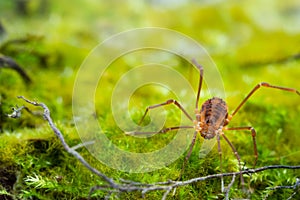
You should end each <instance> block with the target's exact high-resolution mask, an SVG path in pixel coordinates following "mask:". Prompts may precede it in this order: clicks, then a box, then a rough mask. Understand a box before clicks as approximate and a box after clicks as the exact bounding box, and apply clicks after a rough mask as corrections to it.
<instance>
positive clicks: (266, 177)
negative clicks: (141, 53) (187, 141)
mask: <svg viewBox="0 0 300 200" xmlns="http://www.w3.org/2000/svg"><path fill="white" fill-rule="evenodd" d="M143 27H162V28H168V29H172V30H175V31H179V32H180V33H182V34H185V35H186V36H189V37H191V38H193V39H194V40H195V41H197V42H198V43H200V44H201V45H203V47H204V48H205V49H206V50H207V51H208V53H209V55H210V56H211V57H212V59H213V61H214V62H215V63H216V64H217V67H218V69H219V71H220V73H221V75H222V78H223V82H224V87H225V91H226V99H225V100H226V102H227V103H228V107H229V110H233V109H234V108H235V106H236V105H237V104H238V103H239V102H240V101H241V100H242V99H243V98H244V97H245V95H246V94H247V93H248V92H249V91H250V90H251V89H252V88H253V87H254V86H255V85H256V84H257V83H259V82H262V81H264V82H269V83H272V84H274V85H279V86H286V87H291V88H295V89H297V90H298V91H299V90H300V81H299V77H300V68H299V58H300V2H299V1H297V0H287V1H279V0H275V1H273V0H262V1H250V0H246V1H234V0H232V1H222V0H212V1H208V0H199V1H196V0H189V1H188V0H176V1H171V0H149V1H133V0H128V1H114V0H113V1H101V0H100V1H96V0H74V1H58V0H51V1H50V0H14V1H13V0H11V1H8V0H4V1H1V2H0V58H3V57H5V56H8V57H10V58H12V59H13V60H14V61H15V62H16V63H18V64H19V65H20V67H22V69H23V70H24V71H25V72H26V73H27V74H28V76H29V77H30V78H31V81H32V82H31V83H29V84H27V83H26V82H24V80H23V79H22V77H21V76H20V75H19V74H18V73H17V72H16V71H14V70H12V69H9V68H2V67H1V62H0V120H1V121H0V131H1V133H0V198H2V199H87V197H88V193H89V189H90V188H91V187H92V186H94V185H97V184H98V185H99V184H102V180H99V179H98V178H97V177H95V175H92V174H90V173H89V171H87V170H86V169H84V168H83V167H82V166H81V165H80V164H79V163H78V162H77V161H76V160H75V159H74V158H72V157H70V156H69V155H68V154H67V153H66V152H64V150H63V149H62V147H61V146H60V143H59V141H58V140H57V139H56V138H55V136H54V134H53V133H52V132H51V130H50V129H49V128H48V126H47V124H46V123H45V122H44V121H43V119H42V118H39V117H36V116H32V115H30V114H29V113H27V112H26V111H24V113H23V115H22V117H21V118H19V119H10V118H7V117H6V114H8V113H11V107H14V106H16V105H19V106H21V105H23V104H24V103H23V102H21V101H19V100H17V99H16V96H18V95H24V96H26V97H28V98H30V99H34V100H37V101H40V102H44V103H46V104H47V105H48V106H49V108H50V110H51V112H52V116H53V118H54V120H55V121H56V123H57V124H58V127H59V128H60V129H61V130H62V132H63V133H64V135H65V136H66V140H67V141H68V143H69V144H70V145H71V146H72V145H75V144H78V143H79V142H80V139H79V136H78V134H77V132H76V129H75V127H74V124H73V121H72V120H73V118H72V91H73V83H74V80H75V78H76V72H77V70H78V69H79V67H80V65H81V64H82V62H83V60H84V59H85V58H86V56H87V55H88V54H89V52H90V51H91V50H92V49H93V48H94V47H95V46H96V45H98V44H99V43H101V42H102V41H104V40H105V39H108V38H109V37H110V36H112V35H114V34H118V33H120V32H122V31H126V30H130V29H133V28H143ZM153 40H155V38H153ZM183 51H184V49H183ZM166 62H167V63H168V62H172V61H166ZM118 64H119V66H118V67H119V68H120V69H121V68H122V67H123V68H125V69H126V68H130V67H131V66H134V65H135V64H136V63H135V61H134V60H133V61H132V60H130V61H127V62H126V60H125V61H123V60H121V61H120V62H118ZM184 64H185V63H184V62H182V63H181V62H180V61H178V62H177V65H178V66H177V68H176V69H178V71H180V72H181V73H183V74H184V76H186V77H187V78H189V80H190V81H191V84H192V85H193V86H194V87H195V88H194V89H196V83H197V81H198V76H199V75H198V74H197V73H198V72H197V71H195V70H194V71H192V70H191V69H190V68H191V67H188V68H187V67H186V66H184ZM204 67H205V66H204ZM123 68H122V69H123ZM115 73H117V72H114V71H112V72H109V71H108V72H107V76H106V79H105V80H104V83H107V85H109V84H110V83H111V82H114V81H117V77H116V74H115ZM205 87H206V86H205V85H204V89H205ZM144 89H145V90H147V91H148V90H149V91H151V95H149V93H148V92H145V91H143V90H141V91H139V92H137V93H136V94H135V96H134V97H133V99H132V102H131V103H130V107H131V115H132V118H133V120H134V121H136V122H138V120H139V119H140V117H141V116H142V114H143V112H144V109H145V108H146V106H148V105H151V104H154V103H159V102H163V101H165V100H166V99H167V98H170V97H172V94H169V93H164V94H161V93H160V91H159V90H156V89H155V88H144ZM108 90H109V89H107V91H106V90H105V91H106V92H105V93H104V94H99V95H98V96H97V105H96V107H97V109H96V110H97V113H96V117H97V119H98V120H99V122H100V123H101V124H103V126H104V127H103V130H104V131H105V133H106V134H107V136H108V137H109V138H110V139H111V140H112V141H113V142H114V144H117V145H119V147H120V148H123V149H127V150H128V149H129V150H131V151H137V152H140V151H145V150H147V149H151V148H153V149H155V148H160V147H161V146H164V145H165V144H166V143H167V142H168V141H169V140H170V139H172V137H173V136H174V133H170V134H168V135H164V136H160V137H156V136H155V137H154V138H151V139H148V140H144V141H136V140H134V139H132V138H128V137H125V136H124V133H123V132H122V131H121V130H120V129H118V127H116V124H115V122H114V120H113V118H112V115H111V113H110V110H109V109H108V108H107V107H106V106H105V105H106V104H107V102H106V101H104V100H102V98H101V96H104V97H103V99H105V95H109V94H110V93H109V91H108ZM204 94H205V95H204V97H203V98H205V99H207V98H210V96H209V95H208V94H207V93H205V92H204ZM120 101H121V100H120ZM187 101H190V100H187ZM192 102H194V101H192ZM201 102H203V99H201ZM299 102H300V98H299V96H298V95H296V94H293V93H288V92H282V91H276V90H270V89H265V88H263V89H261V90H260V91H258V92H257V94H255V95H254V96H253V98H251V99H250V100H249V102H247V104H246V105H245V107H243V109H242V110H241V111H240V112H239V113H238V114H237V116H236V117H235V118H234V120H233V121H232V123H231V124H230V125H231V126H232V127H233V126H249V125H250V126H254V127H255V129H256V130H257V132H258V134H257V146H258V151H259V159H258V166H264V165H271V164H287V165H297V164H299V160H300V149H299V143H300V139H299V138H300V137H299V130H300V124H299V116H300V114H299V113H300V104H299ZM28 107H29V108H30V109H32V110H36V108H33V107H30V106H28ZM166 109H167V111H168V112H167V113H168V115H167V117H168V121H167V122H166V126H172V125H173V126H174V125H176V123H177V122H178V121H179V120H180V119H179V118H180V112H179V111H177V110H176V109H175V110H174V109H173V108H172V107H171V106H170V108H166ZM191 114H193V113H191ZM225 134H227V135H228V137H229V138H230V140H231V141H232V142H233V143H234V145H235V146H236V148H237V149H238V152H239V154H240V156H241V158H242V161H243V163H245V165H246V166H247V167H252V163H253V155H252V149H253V147H252V141H251V136H250V134H249V133H247V132H246V133H245V134H244V133H241V132H228V133H225ZM202 141H203V139H202V138H201V139H200V140H198V142H197V144H196V147H195V149H194V151H193V154H192V156H191V159H190V161H189V163H188V166H187V169H186V173H185V175H184V177H183V178H184V179H189V178H194V177H198V176H204V175H208V174H214V173H218V172H220V171H219V170H220V169H219V156H218V152H217V149H216V148H214V150H213V151H212V152H211V153H210V154H209V156H207V157H206V158H204V159H199V158H198V151H199V148H200V145H199V144H200V143H201V142H202ZM155 145H156V146H155ZM222 149H223V156H224V171H236V170H238V168H237V165H236V159H235V157H234V155H233V154H232V152H231V150H230V148H229V146H228V145H227V144H226V143H225V142H223V141H222ZM79 152H80V153H82V154H83V155H84V156H85V158H86V159H87V160H88V161H90V162H91V163H93V164H94V165H95V166H96V167H97V168H98V169H99V170H101V171H103V172H104V173H106V174H107V175H109V176H111V177H113V178H114V179H118V178H126V179H131V180H135V181H141V182H156V181H165V180H168V179H176V177H178V175H179V173H180V169H181V164H182V161H183V158H184V156H183V157H181V159H179V160H178V161H176V162H175V163H173V164H171V165H170V166H167V167H166V168H164V169H160V170H158V171H155V172H151V173H145V174H129V173H125V172H119V171H115V170H113V169H109V168H107V167H106V166H105V165H102V164H101V163H99V162H98V161H96V160H95V158H93V157H92V156H91V155H90V154H89V152H88V151H87V150H85V149H80V150H79ZM299 176H300V173H299V171H282V170H278V171H276V170H275V171H270V172H265V173H260V174H256V175H253V176H252V177H245V181H246V183H247V185H248V190H249V193H248V194H245V193H243V192H242V191H241V190H240V185H239V183H238V181H236V183H235V185H234V187H233V189H232V191H231V197H232V198H251V199H262V198H267V199H286V198H288V197H290V196H291V195H292V193H293V192H295V191H293V190H268V189H267V187H274V186H276V185H292V184H294V183H295V181H296V178H297V177H299ZM225 181H227V182H226V183H229V182H230V179H228V180H225ZM162 194H163V193H162V192H159V191H158V192H151V193H148V194H147V195H146V199H157V198H161V197H162ZM104 196H105V193H103V192H98V193H95V194H94V195H93V198H96V197H101V198H103V197H104ZM112 198H113V199H114V198H118V197H116V196H113V197H112ZM119 198H120V199H139V198H142V197H141V194H139V193H128V194H127V193H126V194H122V195H120V197H119ZM168 198H169V199H171V198H172V199H173V198H175V199H186V198H190V199H222V198H224V195H223V194H221V192H220V181H219V180H213V181H208V182H201V183H196V184H192V185H189V186H186V187H182V188H180V189H178V190H177V191H176V193H175V196H174V197H173V196H172V195H169V197H168ZM293 198H294V199H297V198H300V196H299V191H297V194H296V195H295V196H293Z"/></svg>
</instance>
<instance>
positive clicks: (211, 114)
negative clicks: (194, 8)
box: [126, 60, 300, 182]
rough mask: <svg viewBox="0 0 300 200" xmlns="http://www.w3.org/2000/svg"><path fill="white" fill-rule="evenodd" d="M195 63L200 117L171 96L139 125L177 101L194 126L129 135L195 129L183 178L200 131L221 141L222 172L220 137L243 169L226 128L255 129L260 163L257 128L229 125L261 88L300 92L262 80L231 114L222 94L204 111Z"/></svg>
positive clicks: (202, 134)
mask: <svg viewBox="0 0 300 200" xmlns="http://www.w3.org/2000/svg"><path fill="white" fill-rule="evenodd" d="M192 62H193V64H194V65H195V66H196V67H197V68H198V69H199V71H200V80H199V86H198V92H197V98H196V106H195V115H196V119H195V120H193V119H192V117H191V116H190V115H189V114H188V113H187V112H186V110H185V109H184V108H183V107H182V106H181V105H180V103H178V102H177V101H176V100H173V99H170V100H167V101H166V102H164V103H161V104H156V105H152V106H149V107H147V109H146V111H145V114H144V115H143V117H142V118H141V120H140V122H139V125H140V124H141V123H142V121H143V120H144V118H145V116H146V115H147V113H148V111H149V110H151V109H154V108H157V107H161V106H165V105H169V104H174V105H175V106H177V107H178V108H179V109H180V110H181V111H182V112H183V113H184V114H185V115H186V116H187V117H188V118H189V119H190V120H191V121H192V122H193V124H194V126H175V127H169V128H165V129H162V130H160V131H158V132H139V131H133V132H127V133H126V134H129V135H140V134H155V133H166V132H168V131H171V130H178V129H189V128H191V129H194V130H195V132H194V136H193V139H192V142H191V145H190V148H189V151H188V154H187V155H186V157H185V161H184V163H183V166H182V169H181V173H180V177H179V179H180V178H181V175H182V173H183V171H184V167H185V165H186V162H187V161H188V159H189V158H190V156H191V153H192V150H193V147H194V145H195V141H196V138H197V134H198V133H199V134H200V135H201V137H203V138H204V139H212V138H214V137H216V138H217V143H218V152H219V155H220V168H221V171H222V151H221V145H220V136H222V137H223V138H224V139H225V140H226V142H227V143H228V144H229V146H230V147H231V149H232V151H233V152H234V154H235V157H236V159H237V160H238V164H239V167H240V171H241V161H240V156H239V154H238V152H237V150H236V149H235V147H234V146H233V144H232V143H231V142H230V141H229V139H228V138H227V137H226V136H225V134H224V132H223V131H224V130H248V131H251V133H252V140H253V147H254V156H255V161H254V167H255V165H256V162H257V158H258V153H257V147H256V131H255V129H254V128H253V127H251V126H244V127H232V128H228V127H226V126H227V125H228V124H229V122H230V121H231V119H232V117H233V116H234V115H235V114H236V113H237V112H238V111H239V109H240V108H241V107H242V106H243V105H244V103H245V102H246V101H247V100H248V99H249V98H250V97H251V96H252V95H253V93H254V92H255V91H257V90H258V89H259V88H260V87H267V88H274V89H279V90H284V91H288V92H294V93H296V94H298V95H300V92H299V91H297V90H295V89H293V88H286V87H281V86H274V85H270V84H268V83H265V82H262V83H259V84H257V85H256V86H255V87H254V88H253V89H252V90H251V91H250V93H249V94H248V95H247V96H246V97H245V98H244V100H243V101H242V102H241V103H240V104H239V105H238V106H237V108H236V109H235V110H234V111H233V112H232V114H231V115H229V114H228V107H227V104H226V103H225V101H223V100H222V99H221V98H218V97H213V98H211V99H208V100H206V101H205V102H204V103H203V104H202V107H201V110H199V108H198V104H199V97H200V92H201V87H202V80H203V67H202V66H201V65H199V64H198V63H197V62H196V61H195V60H193V61H192ZM241 180H242V182H243V178H242V176H241Z"/></svg>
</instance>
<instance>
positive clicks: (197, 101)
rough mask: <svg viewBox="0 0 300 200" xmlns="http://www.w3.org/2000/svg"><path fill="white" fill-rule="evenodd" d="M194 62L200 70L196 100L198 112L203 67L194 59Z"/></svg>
mask: <svg viewBox="0 0 300 200" xmlns="http://www.w3.org/2000/svg"><path fill="white" fill-rule="evenodd" d="M192 62H193V64H194V65H195V66H196V67H197V68H198V69H199V70H200V79H199V85H198V92H197V98H196V110H198V105H199V98H200V92H201V87H202V80H203V67H202V66H201V65H200V64H199V63H197V61H196V60H195V59H193V60H192Z"/></svg>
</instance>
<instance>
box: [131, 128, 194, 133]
mask: <svg viewBox="0 0 300 200" xmlns="http://www.w3.org/2000/svg"><path fill="white" fill-rule="evenodd" d="M188 128H194V126H174V127H168V128H164V129H162V130H160V131H147V132H141V131H130V132H126V134H127V135H147V134H156V133H167V132H169V131H173V130H179V129H188Z"/></svg>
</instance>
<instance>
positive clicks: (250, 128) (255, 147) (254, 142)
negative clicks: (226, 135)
mask: <svg viewBox="0 0 300 200" xmlns="http://www.w3.org/2000/svg"><path fill="white" fill-rule="evenodd" d="M223 129H224V130H249V131H251V133H252V140H253V148H254V157H255V160H254V165H253V168H255V166H256V162H257V159H258V153H257V146H256V131H255V129H254V128H253V127H251V126H245V127H233V128H227V127H225V128H223Z"/></svg>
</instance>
